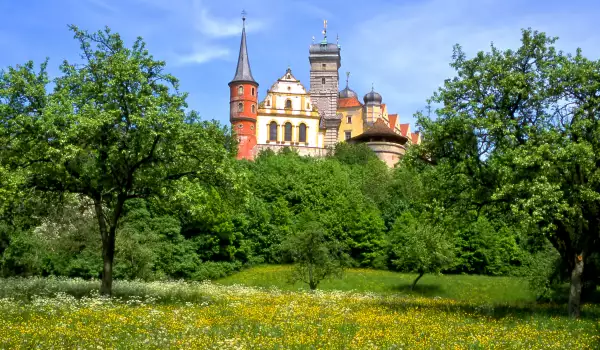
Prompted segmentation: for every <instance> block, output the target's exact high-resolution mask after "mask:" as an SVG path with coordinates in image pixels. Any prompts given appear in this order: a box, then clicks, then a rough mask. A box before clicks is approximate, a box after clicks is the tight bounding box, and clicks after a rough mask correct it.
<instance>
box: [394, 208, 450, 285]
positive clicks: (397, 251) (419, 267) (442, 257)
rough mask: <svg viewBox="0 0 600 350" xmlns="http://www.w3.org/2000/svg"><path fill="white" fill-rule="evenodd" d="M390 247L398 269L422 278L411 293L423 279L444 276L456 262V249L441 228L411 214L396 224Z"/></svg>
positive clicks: (415, 283) (403, 215)
mask: <svg viewBox="0 0 600 350" xmlns="http://www.w3.org/2000/svg"><path fill="white" fill-rule="evenodd" d="M390 245H391V253H390V258H391V259H392V261H391V262H392V264H393V265H394V266H395V267H396V269H398V270H400V271H406V272H416V273H417V274H418V275H417V278H416V279H415V280H414V282H413V284H412V285H411V290H412V289H414V288H415V286H416V285H417V282H418V281H419V279H421V277H423V275H425V274H426V273H440V272H441V271H442V270H444V269H446V268H448V267H450V266H451V265H452V261H453V259H454V245H453V244H452V238H451V237H449V235H448V233H447V232H446V231H445V230H444V229H443V228H442V227H441V226H440V225H433V224H431V223H430V222H428V221H427V220H417V219H416V218H415V217H414V216H413V215H412V214H411V213H409V212H405V213H404V214H402V216H400V217H399V218H398V219H397V220H396V222H395V224H394V227H393V228H392V231H391V232H390Z"/></svg>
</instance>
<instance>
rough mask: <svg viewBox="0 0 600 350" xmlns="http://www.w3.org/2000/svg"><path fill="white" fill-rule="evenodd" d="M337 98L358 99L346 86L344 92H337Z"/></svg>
mask: <svg viewBox="0 0 600 350" xmlns="http://www.w3.org/2000/svg"><path fill="white" fill-rule="evenodd" d="M338 97H339V98H358V95H356V92H354V91H353V90H351V89H350V88H348V87H347V86H346V88H345V89H344V90H342V91H340V92H339V94H338Z"/></svg>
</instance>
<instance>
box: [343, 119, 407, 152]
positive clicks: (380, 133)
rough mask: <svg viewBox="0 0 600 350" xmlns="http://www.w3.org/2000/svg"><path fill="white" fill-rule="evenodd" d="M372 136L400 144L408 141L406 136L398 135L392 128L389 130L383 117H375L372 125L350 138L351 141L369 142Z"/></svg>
mask: <svg viewBox="0 0 600 350" xmlns="http://www.w3.org/2000/svg"><path fill="white" fill-rule="evenodd" d="M373 138H379V139H382V138H383V139H384V141H385V140H387V142H397V143H400V144H401V145H403V144H405V143H406V142H407V141H408V138H407V137H405V136H402V135H399V134H398V133H396V132H395V131H393V130H390V127H389V126H388V125H387V124H386V123H385V121H384V120H383V118H379V119H377V121H375V123H373V125H372V126H371V127H370V128H368V129H367V130H365V132H363V133H362V134H359V135H357V136H354V137H353V138H351V139H350V140H351V141H352V142H370V141H371V139H373Z"/></svg>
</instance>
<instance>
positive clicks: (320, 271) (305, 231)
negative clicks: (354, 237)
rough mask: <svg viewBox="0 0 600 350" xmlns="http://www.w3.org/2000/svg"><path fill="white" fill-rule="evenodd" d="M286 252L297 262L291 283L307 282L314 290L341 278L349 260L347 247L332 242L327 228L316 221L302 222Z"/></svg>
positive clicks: (303, 220) (290, 237)
mask: <svg viewBox="0 0 600 350" xmlns="http://www.w3.org/2000/svg"><path fill="white" fill-rule="evenodd" d="M309 217H311V216H309ZM284 250H285V251H286V252H287V253H288V254H289V255H290V256H291V258H292V261H293V262H294V268H293V270H292V275H291V278H290V280H291V282H295V281H301V282H304V283H306V284H308V286H309V288H310V289H311V290H315V289H317V287H318V285H319V283H320V282H321V281H322V280H324V279H325V278H328V277H340V276H341V274H342V272H343V270H344V268H345V266H346V265H347V260H348V257H347V255H346V253H345V252H344V249H343V247H342V246H341V245H340V244H339V243H336V242H334V241H328V240H327V239H326V234H325V229H324V228H323V226H322V225H321V224H320V223H319V222H318V221H315V220H314V218H309V219H306V218H305V219H301V220H300V221H299V223H298V226H297V231H296V232H295V233H294V234H292V235H291V236H289V237H288V238H287V240H286V242H285V243H284Z"/></svg>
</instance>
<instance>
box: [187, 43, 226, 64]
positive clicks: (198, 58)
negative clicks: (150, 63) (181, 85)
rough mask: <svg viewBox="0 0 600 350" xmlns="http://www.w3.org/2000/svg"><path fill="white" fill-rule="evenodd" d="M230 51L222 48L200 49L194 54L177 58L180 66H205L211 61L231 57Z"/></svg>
mask: <svg viewBox="0 0 600 350" xmlns="http://www.w3.org/2000/svg"><path fill="white" fill-rule="evenodd" d="M229 53H230V51H229V50H228V49H225V48H220V47H203V48H198V49H197V50H195V51H194V52H192V53H189V54H182V55H179V56H178V57H177V62H176V63H177V64H178V65H186V64H203V63H207V62H209V61H212V60H215V59H220V58H224V57H227V56H229Z"/></svg>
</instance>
